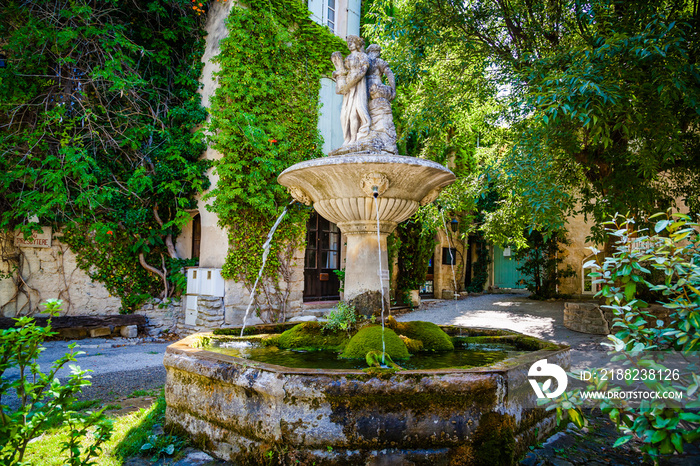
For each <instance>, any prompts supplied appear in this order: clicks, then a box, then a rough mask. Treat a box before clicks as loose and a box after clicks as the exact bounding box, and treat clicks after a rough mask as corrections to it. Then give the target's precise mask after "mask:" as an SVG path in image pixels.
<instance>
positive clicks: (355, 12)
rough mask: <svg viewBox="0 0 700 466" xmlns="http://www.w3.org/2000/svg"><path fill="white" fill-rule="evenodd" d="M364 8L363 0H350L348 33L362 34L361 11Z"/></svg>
mask: <svg viewBox="0 0 700 466" xmlns="http://www.w3.org/2000/svg"><path fill="white" fill-rule="evenodd" d="M361 9H362V1H361V0H348V23H347V24H348V28H347V34H348V35H350V34H353V35H355V36H359V35H360V12H361Z"/></svg>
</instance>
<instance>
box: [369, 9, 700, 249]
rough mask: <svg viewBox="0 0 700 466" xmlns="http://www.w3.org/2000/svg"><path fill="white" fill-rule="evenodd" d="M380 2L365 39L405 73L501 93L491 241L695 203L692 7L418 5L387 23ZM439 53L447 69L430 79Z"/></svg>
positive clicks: (698, 114) (697, 137) (699, 108)
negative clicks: (573, 219)
mask: <svg viewBox="0 0 700 466" xmlns="http://www.w3.org/2000/svg"><path fill="white" fill-rule="evenodd" d="M386 5H387V2H384V1H381V0H380V1H378V2H377V3H375V8H374V13H375V21H374V27H373V31H374V32H375V33H376V34H377V35H378V37H380V38H382V39H383V40H384V41H385V43H386V44H387V47H388V48H391V47H394V50H393V51H390V52H389V51H388V52H387V55H390V57H403V60H405V61H407V62H408V63H407V64H404V65H400V67H402V68H405V69H408V70H410V71H411V72H413V73H415V74H416V75H421V76H422V75H424V74H426V73H427V74H429V75H430V77H431V79H433V80H435V81H436V82H437V84H436V87H437V88H440V89H445V90H446V92H449V93H450V94H451V95H458V94H454V90H453V88H454V85H453V84H452V83H454V82H455V81H470V82H471V83H473V84H472V86H474V85H475V83H480V82H484V81H485V82H486V83H488V85H489V86H490V87H485V88H489V89H491V91H490V92H491V93H492V94H493V89H494V87H496V88H499V89H500V90H501V93H500V98H499V99H496V102H500V103H502V104H503V105H502V106H501V107H498V108H497V110H499V111H500V115H499V116H498V119H497V121H499V122H500V123H502V124H504V125H507V126H508V131H507V132H506V133H505V134H503V137H502V138H501V140H499V141H497V142H498V144H497V145H498V146H500V148H501V149H500V150H499V151H498V153H497V154H496V155H497V157H495V158H493V159H491V162H492V163H491V164H490V165H491V166H490V170H489V171H488V172H487V173H488V175H489V181H490V182H491V183H492V185H493V186H495V187H496V189H497V190H498V191H499V193H500V194H501V196H502V198H503V199H504V201H505V202H502V203H501V205H500V207H499V208H498V209H497V210H496V211H494V212H493V213H492V214H491V215H490V216H489V217H488V218H487V222H486V225H485V230H486V232H487V234H489V235H490V236H491V237H493V238H495V239H497V240H500V239H502V237H503V233H504V232H508V234H512V235H515V236H519V235H520V233H518V232H520V231H532V230H535V229H537V230H540V231H543V232H553V231H556V230H558V229H560V228H561V227H562V226H564V223H565V221H564V219H565V218H566V216H567V215H569V214H570V213H572V212H574V211H576V210H579V211H580V212H583V213H584V214H586V215H588V216H591V217H592V218H593V219H594V220H595V221H596V224H598V225H600V224H602V222H603V221H605V220H606V219H607V218H609V217H610V215H611V214H614V213H615V212H617V211H620V212H630V213H631V214H632V215H637V216H639V217H640V218H642V217H643V215H642V214H644V213H645V212H646V213H648V212H651V211H655V210H657V209H661V208H665V207H667V206H670V205H674V204H675V203H676V199H680V200H682V201H684V202H685V204H686V205H687V206H688V207H690V208H691V209H692V210H693V211H698V210H699V209H700V204H698V199H699V198H700V196H699V194H700V163H699V162H700V152H699V151H698V150H697V148H698V145H699V143H700V133H698V131H697V125H698V123H699V120H700V99H699V97H700V86H699V85H698V84H700V73H698V70H697V58H698V27H699V23H698V14H699V12H698V2H697V1H665V0H655V1H632V2H630V1H621V0H608V1H604V0H593V1H587V2H583V1H579V0H548V1H539V2H533V1H530V0H520V1H509V2H505V1H502V0H491V1H455V0H418V1H411V2H404V1H399V2H393V16H389V15H387V14H386V9H385V6H386ZM390 44H394V45H390ZM437 57H442V59H443V60H444V61H445V62H447V63H449V70H451V71H449V72H445V73H442V74H440V73H434V72H432V71H431V67H432V66H433V65H434V63H435V62H436V60H437ZM392 64H393V62H392ZM477 65H478V66H479V67H480V69H481V70H482V71H481V74H480V75H478V76H474V75H472V74H469V73H464V74H459V70H467V69H470V68H471V67H474V66H477ZM447 69H448V68H445V70H447ZM459 86H461V87H465V86H467V84H465V83H464V82H462V83H460V84H459ZM496 97H499V96H496ZM455 105H456V107H458V108H459V109H460V111H461V112H463V113H464V114H469V115H471V114H473V110H470V107H471V106H472V102H470V101H468V100H466V101H465V100H462V101H461V102H460V101H458V100H455ZM494 108H496V107H494ZM486 121H489V119H486ZM490 121H494V118H493V117H491V119H490ZM577 206H578V207H577ZM593 234H594V237H595V238H596V239H598V240H601V241H602V240H605V235H603V234H602V229H601V228H600V227H595V228H594V230H593ZM519 238H520V240H521V242H523V241H522V240H524V238H522V237H521V236H519ZM497 242H501V241H497Z"/></svg>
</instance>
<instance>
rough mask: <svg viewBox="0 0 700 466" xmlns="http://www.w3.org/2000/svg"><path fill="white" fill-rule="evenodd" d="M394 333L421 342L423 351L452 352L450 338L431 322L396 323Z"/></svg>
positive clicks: (452, 347) (452, 346)
mask: <svg viewBox="0 0 700 466" xmlns="http://www.w3.org/2000/svg"><path fill="white" fill-rule="evenodd" d="M396 333H398V334H400V335H404V336H406V337H408V338H410V339H412V340H420V341H422V342H423V351H452V350H454V349H455V346H454V345H453V344H452V340H451V339H450V336H449V335H448V334H446V333H445V332H443V331H442V329H441V328H440V327H438V326H437V325H435V324H434V323H432V322H421V321H418V320H413V321H410V322H397V327H396Z"/></svg>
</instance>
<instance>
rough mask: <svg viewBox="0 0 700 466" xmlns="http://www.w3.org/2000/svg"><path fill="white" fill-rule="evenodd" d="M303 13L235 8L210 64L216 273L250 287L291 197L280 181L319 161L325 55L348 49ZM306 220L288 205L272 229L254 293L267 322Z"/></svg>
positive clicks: (286, 7) (284, 1)
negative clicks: (224, 248) (220, 254)
mask: <svg viewBox="0 0 700 466" xmlns="http://www.w3.org/2000/svg"><path fill="white" fill-rule="evenodd" d="M308 15H309V12H308V9H307V8H306V4H305V3H302V2H298V1H294V0H275V1H263V0H252V1H249V2H247V3H246V4H245V5H240V6H239V5H234V6H233V7H232V9H231V13H230V15H229V17H228V20H227V27H228V31H229V35H228V37H227V38H226V39H224V40H222V41H221V43H220V47H221V51H220V54H219V55H218V56H217V58H216V61H217V62H218V63H219V65H220V67H221V68H220V69H221V71H220V72H219V73H217V78H218V83H219V87H218V89H217V91H216V93H215V95H214V97H213V98H212V101H211V108H210V113H211V121H210V124H209V125H208V128H207V129H208V134H209V135H210V136H209V139H210V143H211V146H212V147H213V148H214V149H216V150H217V151H219V152H220V153H221V154H223V157H222V158H221V159H219V160H217V161H216V162H214V167H215V169H216V173H217V174H218V176H219V181H218V182H217V186H216V187H215V188H214V189H212V190H211V192H210V193H209V194H208V196H207V197H208V198H209V199H212V200H213V202H212V207H211V209H212V210H213V211H214V212H216V213H217V214H218V217H219V223H220V224H221V226H223V227H225V228H227V230H228V232H229V246H230V249H229V252H228V255H227V258H226V262H225V264H224V266H223V270H222V275H223V276H224V277H225V278H229V279H235V280H238V281H241V282H243V283H244V284H245V286H246V287H248V289H250V288H251V287H252V285H253V283H254V281H255V277H256V276H257V273H258V270H259V269H260V267H261V265H262V250H263V249H262V246H263V243H264V242H265V239H266V235H267V233H268V231H269V230H270V227H271V226H272V224H273V223H274V221H275V220H276V218H277V216H278V215H279V214H280V213H281V212H282V210H283V208H284V206H285V205H287V204H288V203H289V201H290V200H291V199H290V197H289V195H288V194H287V192H286V189H285V188H284V187H282V186H281V185H279V184H278V183H277V181H276V180H277V176H278V175H279V174H280V173H281V172H282V171H283V170H284V169H285V168H287V167H289V166H291V165H293V164H295V163H298V162H301V161H303V160H307V159H312V158H316V157H321V156H322V155H323V154H322V152H321V146H322V141H321V139H320V137H319V135H318V130H317V127H318V115H319V99H318V97H319V91H320V79H321V78H322V77H323V76H325V75H330V73H331V71H332V64H331V61H330V58H329V57H330V55H331V53H332V52H334V51H336V50H341V51H346V50H347V47H346V45H345V43H344V42H343V41H342V40H341V39H340V38H338V37H336V36H335V35H333V34H332V33H331V32H330V31H329V30H328V29H326V28H324V27H321V26H319V25H318V24H316V23H315V22H313V21H311V20H310V19H309V18H308ZM308 215H309V209H307V208H304V207H302V206H299V205H298V204H297V205H295V206H294V207H292V208H291V209H290V212H289V213H288V214H287V217H286V219H285V221H284V222H283V223H282V224H281V225H280V227H279V229H278V230H277V232H276V233H275V240H274V241H273V244H272V250H271V252H270V255H269V258H268V262H267V264H266V267H265V270H264V275H263V284H262V290H259V291H261V292H259V293H258V295H259V296H261V299H262V300H264V304H262V307H265V308H266V309H265V311H263V312H265V313H269V312H270V310H271V309H276V310H277V311H278V312H277V314H276V315H275V316H274V317H268V319H271V320H274V319H279V318H281V315H280V314H283V313H284V308H285V306H286V299H287V297H288V294H289V290H290V283H291V280H292V274H291V273H289V271H290V270H291V265H292V262H293V260H294V252H295V251H296V250H298V249H299V248H300V247H301V246H302V245H303V241H304V231H305V229H304V228H305V225H306V220H307V218H308ZM280 280H281V282H280ZM259 312H260V310H259Z"/></svg>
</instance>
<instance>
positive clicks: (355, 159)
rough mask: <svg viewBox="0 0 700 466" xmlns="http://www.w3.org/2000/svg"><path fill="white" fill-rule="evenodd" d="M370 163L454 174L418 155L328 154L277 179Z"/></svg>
mask: <svg viewBox="0 0 700 466" xmlns="http://www.w3.org/2000/svg"><path fill="white" fill-rule="evenodd" d="M370 163H379V164H399V165H413V166H417V167H427V168H434V169H436V170H440V171H442V172H444V173H449V174H451V175H452V176H454V173H452V170H450V169H449V168H447V167H445V166H443V165H441V164H439V163H437V162H433V161H432V160H427V159H420V158H418V157H408V156H406V155H340V156H326V157H319V158H317V159H311V160H305V161H303V162H299V163H297V164H294V165H292V166H291V167H288V168H287V169H285V170H284V171H283V172H282V173H280V174H279V176H278V177H277V179H278V180H279V179H280V178H281V177H282V176H283V175H285V174H287V173H291V172H295V171H297V170H303V169H305V168H312V167H321V166H327V165H350V164H357V165H364V164H370Z"/></svg>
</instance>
